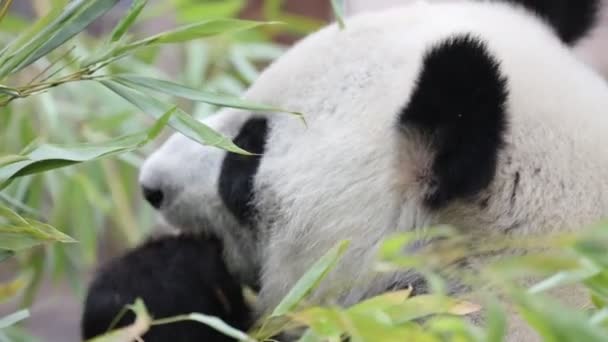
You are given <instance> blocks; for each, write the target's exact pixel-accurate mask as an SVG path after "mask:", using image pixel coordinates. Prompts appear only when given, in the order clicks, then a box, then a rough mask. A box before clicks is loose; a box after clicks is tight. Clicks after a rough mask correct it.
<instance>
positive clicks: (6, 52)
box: [0, 3, 76, 79]
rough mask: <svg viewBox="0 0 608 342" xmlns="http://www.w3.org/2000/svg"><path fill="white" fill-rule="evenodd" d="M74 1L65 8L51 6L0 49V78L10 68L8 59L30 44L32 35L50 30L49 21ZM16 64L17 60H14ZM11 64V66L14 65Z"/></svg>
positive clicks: (71, 7) (71, 5)
mask: <svg viewBox="0 0 608 342" xmlns="http://www.w3.org/2000/svg"><path fill="white" fill-rule="evenodd" d="M75 6H76V3H73V4H70V5H69V6H68V7H66V8H65V9H63V12H62V9H61V8H59V7H53V8H52V9H51V11H50V12H49V13H48V14H47V15H45V16H44V17H42V18H40V19H38V21H36V22H35V23H34V24H33V25H28V28H27V29H26V30H25V31H23V32H22V33H21V34H20V35H19V36H18V37H17V38H15V39H14V40H13V41H11V42H10V43H9V44H7V45H6V46H5V47H4V48H3V49H2V50H1V51H0V66H1V67H0V71H1V72H0V79H2V78H3V77H4V76H6V75H7V74H8V73H9V72H10V71H11V70H10V69H11V68H12V66H10V65H9V63H7V62H8V60H9V59H10V58H12V57H13V56H14V55H16V54H17V52H18V51H20V50H21V49H24V48H25V47H26V46H27V45H30V44H31V41H32V40H33V39H34V37H37V36H38V35H42V34H43V33H42V32H44V31H47V33H48V32H50V30H51V29H52V28H51V22H52V21H53V20H55V18H57V17H58V16H59V15H60V14H61V13H65V12H67V11H69V10H70V9H72V10H74V9H75V8H76V7H75ZM14 63H15V64H14V65H16V63H17V62H14ZM14 65H13V66H14Z"/></svg>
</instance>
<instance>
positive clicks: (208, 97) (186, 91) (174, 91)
mask: <svg viewBox="0 0 608 342" xmlns="http://www.w3.org/2000/svg"><path fill="white" fill-rule="evenodd" d="M112 79H114V80H115V81H117V82H120V83H121V84H123V85H125V86H128V87H130V88H134V89H137V88H141V87H143V88H147V89H150V90H153V91H157V92H161V93H165V94H169V95H173V96H177V97H182V98H186V99H189V100H192V101H198V102H204V103H209V104H212V105H216V106H221V107H230V108H238V109H245V110H251V111H259V112H267V113H274V112H285V113H291V114H295V115H298V116H300V117H301V116H302V114H301V113H298V112H291V111H287V110H284V109H281V108H277V107H273V106H268V105H264V104H259V103H255V102H251V101H247V100H243V99H240V98H238V97H235V96H230V95H224V94H216V93H210V92H206V91H202V90H197V89H194V88H190V87H187V86H183V85H180V84H177V83H173V82H169V81H164V80H159V79H154V78H150V77H145V76H135V75H122V76H114V77H112Z"/></svg>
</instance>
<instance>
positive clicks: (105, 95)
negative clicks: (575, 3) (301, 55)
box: [0, 0, 608, 342]
mask: <svg viewBox="0 0 608 342" xmlns="http://www.w3.org/2000/svg"><path fill="white" fill-rule="evenodd" d="M408 1H409V0H401V1H400V0H350V1H346V2H345V9H346V14H352V13H357V12H361V11H368V10H376V9H379V8H384V7H388V6H393V5H395V4H397V3H403V2H408ZM66 2H67V1H65V0H16V1H13V3H12V5H11V7H10V9H9V12H8V14H7V15H6V16H5V18H4V19H3V20H2V21H1V22H0V47H1V46H4V45H5V44H7V43H8V42H9V41H10V40H11V39H13V38H14V37H15V36H16V35H17V34H18V33H20V32H22V31H23V30H25V29H26V28H27V27H28V26H29V25H31V24H32V23H33V21H34V20H35V19H36V18H39V17H41V16H43V15H44V14H46V13H47V12H49V11H50V9H51V8H52V7H53V6H65V4H66ZM607 3H608V2H607ZM129 6H131V1H130V0H121V1H119V4H118V5H117V6H115V7H114V8H113V9H112V10H111V11H110V12H108V13H107V14H106V15H104V16H103V17H102V18H100V19H99V20H97V21H95V22H94V23H93V24H92V25H91V26H90V27H89V28H88V29H87V32H86V34H81V35H78V36H77V37H76V38H75V39H73V40H71V41H70V43H69V44H68V45H67V48H66V49H63V52H62V53H59V54H55V55H54V57H53V58H57V59H62V60H65V63H64V64H65V66H64V68H63V70H62V71H61V72H69V71H70V69H71V68H73V67H74V66H73V65H72V64H71V62H70V60H71V58H73V56H77V55H82V54H84V52H87V51H90V50H92V49H93V47H95V46H98V45H99V43H100V41H101V40H102V39H103V37H104V34H107V33H108V31H111V30H112V28H113V27H114V26H115V25H116V22H117V21H118V20H119V18H120V17H121V14H122V13H124V11H126V10H127V9H128V8H129ZM606 7H608V6H606ZM332 13H333V12H332V8H331V4H330V2H329V0H306V1H303V0H150V1H149V3H148V5H147V6H146V7H145V9H144V10H143V12H142V14H141V16H140V18H139V19H138V21H137V24H136V25H135V27H134V29H133V30H132V33H133V34H134V35H136V36H148V35H150V34H153V33H156V32H160V31H163V30H167V29H169V28H172V27H175V26H177V25H184V24H188V23H193V22H196V21H200V20H203V19H208V18H246V19H255V20H279V21H284V22H286V23H287V25H281V26H272V27H270V26H269V27H262V28H259V29H255V30H250V31H245V32H240V33H238V34H231V35H222V36H217V37H213V38H209V39H198V40H194V41H190V42H187V43H183V44H174V45H169V46H163V47H153V48H148V49H145V50H142V51H140V52H138V53H136V54H135V55H133V56H129V57H128V58H125V59H123V60H122V61H121V62H120V68H122V70H125V69H126V70H129V71H130V72H134V73H137V74H143V75H147V76H154V77H158V78H162V79H169V80H172V81H175V82H178V83H180V84H184V85H188V86H190V87H193V88H197V89H205V90H210V91H214V92H219V93H227V94H235V95H238V94H240V93H241V92H242V91H243V90H244V89H246V87H247V86H248V85H249V84H250V83H251V82H252V81H253V80H254V79H255V78H256V77H257V75H258V73H259V71H260V70H261V69H262V68H263V67H264V66H265V65H267V64H268V63H269V62H271V61H272V60H273V59H275V58H276V57H278V56H279V55H280V54H281V53H282V52H283V51H284V50H285V48H286V47H288V46H289V45H290V44H292V43H293V42H294V41H296V40H298V39H299V38H301V37H302V36H304V35H306V34H308V33H310V32H312V31H315V30H317V29H318V28H320V27H321V26H323V25H325V24H326V23H328V22H330V21H332V20H333V14H332ZM602 15H603V16H604V17H603V19H602V20H603V24H602V25H601V27H600V28H599V29H598V34H596V35H594V36H593V37H592V38H590V39H589V40H587V41H585V42H583V43H581V44H580V46H578V47H577V49H578V50H579V54H580V55H581V57H582V58H583V59H585V60H586V61H588V62H589V63H590V64H591V65H593V66H594V67H595V68H596V69H597V70H599V71H600V72H605V73H607V74H608V51H607V49H608V43H605V42H607V41H608V11H605V13H604V14H602ZM602 42H604V43H602ZM56 62H57V61H56V60H50V59H47V58H43V59H41V60H39V61H38V62H36V64H35V65H34V66H33V67H32V68H29V69H28V70H27V71H25V72H22V73H19V74H18V75H17V76H16V77H17V78H18V79H17V80H14V81H16V82H17V83H21V84H24V83H28V82H31V81H32V80H33V79H35V78H36V77H37V76H36V75H37V74H38V73H40V72H41V71H43V70H46V68H49V67H50V66H51V65H54V64H56ZM30 69H31V70H30ZM171 100H172V101H173V102H175V103H178V104H179V105H180V107H181V108H182V109H184V110H185V111H186V112H188V113H191V114H192V115H194V116H195V117H197V118H202V117H205V116H207V115H211V114H212V113H213V112H214V111H215V110H216V107H214V106H212V105H208V104H204V103H193V102H189V101H186V100H183V99H171ZM150 123H151V119H149V118H148V117H146V116H145V115H142V114H141V113H140V112H139V111H138V110H137V109H136V108H135V107H134V106H133V105H131V104H130V103H128V102H126V101H124V100H122V99H121V98H119V97H118V96H116V95H115V94H112V93H110V92H109V91H108V90H107V89H105V88H103V87H101V86H99V85H98V84H96V83H94V82H77V83H70V84H65V85H62V86H60V87H56V88H53V89H51V90H50V91H48V92H44V93H41V94H37V95H36V96H32V97H29V98H27V99H24V100H19V101H14V102H13V103H11V104H10V105H9V106H4V107H0V155H2V154H10V153H15V151H20V150H22V149H23V148H24V147H25V146H27V145H28V144H30V143H31V142H32V141H35V140H43V141H48V142H53V143H75V142H81V141H99V140H104V139H107V138H110V137H116V136H120V135H124V134H127V133H132V132H134V131H138V130H139V129H141V127H145V126H148V125H150ZM165 131H166V132H169V131H170V130H165ZM166 134H168V133H166ZM162 141H163V139H162V138H160V139H157V140H156V142H155V143H153V144H150V145H147V146H145V147H144V148H142V149H139V150H137V151H135V152H128V153H125V154H121V155H119V156H118V157H116V158H108V159H103V160H100V161H93V162H89V163H85V164H82V165H79V166H76V167H70V168H65V169H59V170H57V171H51V172H46V173H42V174H39V175H34V176H31V177H24V178H21V179H19V180H18V181H15V182H13V183H12V184H11V185H10V186H9V187H7V188H6V189H3V190H0V204H3V205H6V206H8V207H10V208H14V209H15V210H18V211H19V212H20V213H22V214H24V215H27V216H28V217H32V218H35V219H37V220H39V221H42V222H48V223H50V224H51V225H53V226H55V227H58V228H59V229H61V230H62V231H63V232H65V233H67V234H69V235H70V236H72V237H74V238H75V239H76V240H78V243H77V244H49V245H44V246H39V247H36V248H33V249H31V250H28V251H27V252H25V253H20V255H19V256H18V257H16V258H12V259H10V260H9V261H7V262H3V263H1V264H0V284H4V285H0V317H2V316H4V315H6V314H9V313H11V312H13V311H15V310H16V309H18V308H19V307H30V313H31V317H30V318H29V319H28V320H26V321H25V322H24V324H23V325H22V326H21V327H12V328H11V329H8V330H6V331H5V332H4V333H2V334H0V342H1V341H3V340H10V341H13V340H14V341H58V342H59V341H61V342H65V341H77V340H79V330H78V327H79V316H80V305H81V302H82V298H83V295H84V291H85V289H86V286H87V283H88V281H89V278H90V275H91V272H92V271H93V270H94V269H95V267H96V265H98V264H99V263H100V262H102V261H104V260H107V259H108V258H109V257H112V256H114V255H117V254H118V253H120V252H122V251H124V250H125V249H126V248H129V247H131V246H134V245H136V244H138V243H139V242H141V241H142V239H144V238H146V237H147V236H149V235H151V234H154V233H158V232H162V231H164V230H166V229H168V228H167V227H162V226H159V225H158V224H157V222H156V219H155V216H154V212H153V210H152V209H151V208H149V207H148V205H147V204H146V203H145V202H144V201H142V199H141V198H140V193H139V188H138V186H137V172H138V168H139V166H140V164H141V163H142V162H143V160H144V158H145V156H146V155H147V154H149V152H150V151H151V150H153V149H154V148H155V146H156V145H158V143H160V142H162Z"/></svg>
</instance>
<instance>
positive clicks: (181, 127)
mask: <svg viewBox="0 0 608 342" xmlns="http://www.w3.org/2000/svg"><path fill="white" fill-rule="evenodd" d="M101 83H102V84H103V85H104V86H106V87H107V88H108V89H110V90H112V91H113V92H115V93H116V94H118V95H120V96H121V97H122V98H124V99H125V100H127V101H129V102H131V103H132V104H134V105H135V106H136V107H137V108H139V109H140V110H141V111H143V112H144V113H146V114H148V115H151V116H153V117H159V116H160V115H161V114H162V113H164V112H166V111H167V109H168V108H170V106H169V104H167V103H164V102H162V101H160V100H157V99H156V98H154V97H152V96H148V95H145V94H142V93H140V92H137V91H134V90H131V89H129V88H126V87H125V86H123V85H121V84H120V83H117V82H113V81H101ZM168 124H169V126H171V127H173V128H175V129H176V130H178V131H179V132H180V133H182V134H184V135H185V136H187V137H189V138H190V139H192V140H194V141H197V142H199V143H201V144H204V145H209V146H215V147H219V148H222V149H224V150H227V151H230V152H234V153H239V154H245V155H251V153H249V152H247V151H245V150H243V149H241V148H240V147H238V146H237V145H235V144H234V143H233V142H232V140H230V139H229V138H228V137H226V136H224V135H223V134H221V133H218V132H216V131H214V130H213V129H211V128H210V127H209V126H207V125H205V124H203V123H202V122H199V121H197V120H196V119H194V118H193V117H191V116H190V115H188V114H187V113H186V112H184V111H183V110H181V109H179V108H176V109H175V115H173V117H172V118H171V120H169V123H168Z"/></svg>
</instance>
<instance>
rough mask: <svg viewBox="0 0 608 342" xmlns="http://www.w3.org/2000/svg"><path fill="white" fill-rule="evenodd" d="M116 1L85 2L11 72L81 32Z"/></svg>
mask: <svg viewBox="0 0 608 342" xmlns="http://www.w3.org/2000/svg"><path fill="white" fill-rule="evenodd" d="M117 2H118V0H94V1H88V2H86V3H85V4H84V5H83V6H82V8H80V9H79V10H78V11H77V12H76V13H74V14H73V15H72V16H70V17H69V18H67V20H66V21H65V22H61V23H60V24H61V26H60V27H59V28H58V29H57V31H56V32H55V33H54V34H53V35H52V36H50V37H49V38H48V39H46V40H45V41H44V42H43V43H42V45H40V46H39V47H37V48H36V49H35V50H34V51H33V52H32V53H31V54H29V55H28V56H27V57H26V58H25V59H24V60H23V61H22V62H21V63H19V64H18V65H17V67H16V68H15V70H13V72H17V71H19V70H20V69H23V68H25V67H26V66H28V65H30V64H32V63H34V62H35V61H37V60H38V59H39V58H41V57H43V56H46V55H47V54H48V53H50V52H51V51H53V50H55V49H56V48H57V47H58V46H60V45H61V44H63V43H65V42H66V41H67V40H69V39H70V38H72V37H74V36H75V35H76V34H78V33H80V32H82V31H83V30H84V29H86V28H87V27H88V26H89V25H90V24H91V23H92V22H93V21H94V20H95V19H97V18H99V17H101V16H102V15H103V14H105V13H106V12H107V11H109V10H110V9H111V8H112V7H114V5H115V4H116V3H117Z"/></svg>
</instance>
